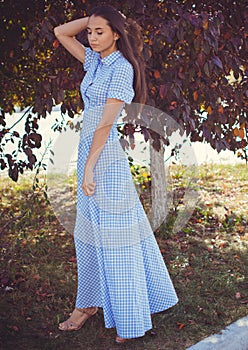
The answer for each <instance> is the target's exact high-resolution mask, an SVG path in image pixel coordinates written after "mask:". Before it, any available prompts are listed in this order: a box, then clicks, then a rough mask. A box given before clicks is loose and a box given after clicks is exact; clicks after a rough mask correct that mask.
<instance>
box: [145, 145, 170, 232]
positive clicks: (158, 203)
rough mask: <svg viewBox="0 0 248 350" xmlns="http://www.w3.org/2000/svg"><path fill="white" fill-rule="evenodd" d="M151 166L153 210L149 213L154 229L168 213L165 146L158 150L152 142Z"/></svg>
mask: <svg viewBox="0 0 248 350" xmlns="http://www.w3.org/2000/svg"><path fill="white" fill-rule="evenodd" d="M150 166H151V179H152V180H151V182H152V184H151V211H150V214H149V217H150V223H151V226H152V229H153V231H155V230H156V229H157V228H159V227H160V226H161V224H162V223H163V222H164V221H165V218H166V216H167V213H168V207H167V194H166V177H165V166H164V148H163V147H161V149H160V151H156V150H155V149H154V148H153V146H152V145H151V142H150Z"/></svg>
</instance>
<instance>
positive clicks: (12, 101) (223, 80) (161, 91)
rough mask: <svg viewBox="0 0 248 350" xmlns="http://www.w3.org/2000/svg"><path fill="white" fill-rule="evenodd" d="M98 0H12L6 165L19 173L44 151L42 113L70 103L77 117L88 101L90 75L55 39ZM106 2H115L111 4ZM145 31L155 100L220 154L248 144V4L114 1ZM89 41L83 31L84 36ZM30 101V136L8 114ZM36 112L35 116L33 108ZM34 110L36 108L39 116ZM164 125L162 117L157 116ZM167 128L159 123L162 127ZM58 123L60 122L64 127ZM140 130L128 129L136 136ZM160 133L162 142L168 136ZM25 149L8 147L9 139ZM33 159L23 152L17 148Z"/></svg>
mask: <svg viewBox="0 0 248 350" xmlns="http://www.w3.org/2000/svg"><path fill="white" fill-rule="evenodd" d="M100 3H104V2H103V1H95V0H91V1H88V0H70V1H67V0H57V1H51V0H33V1H28V0H23V1H21V2H20V1H14V0H8V1H6V0H3V1H1V2H0V13H1V17H2V20H1V26H0V33H1V66H0V85H1V86H0V109H1V115H0V125H1V130H0V139H1V146H0V166H1V169H2V170H3V169H5V168H8V169H9V176H10V177H11V178H12V179H13V180H15V181H17V179H18V173H19V172H21V173H23V171H24V170H25V169H27V168H29V169H32V168H33V167H34V165H35V164H36V162H37V159H36V157H35V156H34V154H33V150H34V149H35V148H39V147H40V145H41V142H42V135H40V134H39V120H40V118H45V117H46V116H47V113H50V112H51V110H52V107H53V106H54V105H57V104H61V111H62V114H64V113H68V114H69V116H70V117H71V118H73V116H74V114H75V113H79V112H80V111H81V109H82V108H83V103H82V101H81V97H80V94H79V84H80V81H81V79H82V77H83V71H82V67H81V64H80V63H78V62H76V60H75V59H74V58H72V57H71V56H70V55H69V54H68V53H67V52H66V51H65V50H64V49H63V48H62V47H61V45H59V43H58V42H57V40H55V37H54V34H53V27H54V26H56V25H58V24H62V23H64V22H66V21H69V20H71V19H75V18H79V17H81V16H85V15H86V14H87V13H88V12H89V9H90V8H91V7H92V6H96V5H99V4H100ZM105 3H106V2H105ZM108 3H110V4H112V5H114V6H116V7H117V8H118V9H119V10H121V11H122V12H123V13H124V14H125V15H126V16H130V17H132V18H134V19H135V20H136V21H137V22H138V23H139V24H140V25H141V26H142V28H144V39H145V42H144V57H145V61H146V74H147V81H148V100H147V104H148V105H152V106H155V107H156V108H159V109H161V110H163V111H164V112H166V113H168V114H169V115H170V116H171V117H173V119H174V120H175V121H176V122H177V123H178V124H179V125H180V126H181V127H182V128H183V130H186V132H187V135H190V137H191V140H192V141H202V140H206V141H207V142H209V143H210V144H211V145H212V146H213V147H214V148H215V149H216V150H217V151H221V150H224V149H230V150H233V151H235V150H238V149H243V150H244V149H245V147H246V146H247V142H248V141H247V132H248V119H247V105H248V102H247V98H248V88H247V48H248V38H247V36H248V33H247V28H248V10H247V7H246V1H245V0H241V1H233V0H219V1H218V2H216V1H215V0H209V1H207V2H205V1H201V0H199V1H198V0H197V1H196V0H184V1H180V0H167V1H158V0H147V1H145V0H143V1H142V0H136V1H131V0H124V1H122V2H121V5H120V2H119V1H108ZM78 38H79V40H81V41H82V42H83V43H84V44H86V45H87V38H86V36H85V34H84V33H82V34H80V35H79V36H78ZM17 105H18V106H19V107H20V108H21V109H24V108H26V107H28V106H29V107H30V109H29V110H28V112H27V113H26V114H25V115H24V116H23V118H26V122H25V133H24V134H23V135H20V134H19V133H18V132H17V131H15V128H14V126H13V127H12V128H11V127H9V128H7V126H6V125H7V124H6V119H7V118H8V114H7V113H10V114H11V113H13V112H14V111H15V106H17ZM31 112H32V114H31ZM34 114H35V115H34ZM157 123H163V121H157ZM160 126H161V127H163V125H162V124H161V125H158V127H160ZM60 128H61V126H60V125H59V124H58V125H57V126H56V127H55V129H60ZM134 132H135V128H133V127H129V128H125V130H123V133H124V134H129V135H130V134H133V133H134ZM142 132H143V134H144V137H145V138H148V137H152V138H153V144H154V146H155V147H156V148H159V147H160V140H159V139H158V136H156V135H155V134H154V133H149V130H145V129H142ZM11 141H12V142H13V143H16V150H15V151H14V152H13V153H12V154H6V153H7V152H5V146H6V143H7V142H11ZM20 152H21V153H23V154H25V155H26V160H20V159H18V157H17V156H18V153H20Z"/></svg>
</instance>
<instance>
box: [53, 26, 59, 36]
mask: <svg viewBox="0 0 248 350" xmlns="http://www.w3.org/2000/svg"><path fill="white" fill-rule="evenodd" d="M53 32H54V35H55V36H56V38H57V37H58V36H59V27H55V28H54V29H53Z"/></svg>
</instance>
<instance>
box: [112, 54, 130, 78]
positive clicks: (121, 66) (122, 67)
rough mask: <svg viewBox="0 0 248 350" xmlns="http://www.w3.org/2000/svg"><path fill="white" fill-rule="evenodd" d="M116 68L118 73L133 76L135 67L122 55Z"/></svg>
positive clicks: (115, 64) (115, 65)
mask: <svg viewBox="0 0 248 350" xmlns="http://www.w3.org/2000/svg"><path fill="white" fill-rule="evenodd" d="M114 68H115V70H117V71H120V72H122V73H124V72H125V73H126V74H133V71H134V69H133V66H132V64H131V63H130V62H129V61H128V60H127V59H126V58H125V57H124V56H123V55H122V53H120V55H119V57H118V58H117V60H116V61H115V62H114Z"/></svg>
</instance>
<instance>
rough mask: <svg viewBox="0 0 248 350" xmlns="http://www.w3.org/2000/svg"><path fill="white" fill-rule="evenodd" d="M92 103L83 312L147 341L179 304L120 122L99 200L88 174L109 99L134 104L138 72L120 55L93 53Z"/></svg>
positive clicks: (83, 138) (81, 260)
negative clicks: (96, 310)
mask: <svg viewBox="0 0 248 350" xmlns="http://www.w3.org/2000/svg"><path fill="white" fill-rule="evenodd" d="M84 69H85V70H86V71H87V73H86V75H85V77H84V79H83V81H82V84H81V88H80V89H81V94H82V97H83V100H84V104H85V110H84V116H83V124H82V129H81V132H80V142H79V146H78V163H77V164H78V166H77V176H78V198H77V217H76V224H75V230H74V240H75V247H76V254H77V265H78V293H77V300H76V306H77V307H79V308H84V307H91V306H98V307H102V308H103V313H104V321H105V326H106V328H112V327H116V332H117V334H118V335H119V336H120V337H123V338H136V337H140V336H143V335H144V334H145V332H146V331H147V330H149V329H151V328H152V322H151V314H153V313H156V312H160V311H163V310H166V309H168V308H170V307H171V306H173V305H175V304H176V303H177V301H178V299H177V295H176V292H175V290H174V287H173V285H172V282H171V279H170V276H169V274H168V271H167V268H166V266H165V264H164V261H163V258H162V255H161V253H160V250H159V247H158V245H157V242H156V240H155V237H154V234H153V232H152V229H151V227H150V224H149V221H148V219H147V217H146V214H145V212H144V209H143V207H142V204H141V203H140V200H139V197H138V195H137V192H136V190H135V186H134V184H133V182H132V176H131V173H130V169H129V163H128V161H127V159H126V155H125V152H124V151H123V149H122V147H121V145H120V142H119V139H118V133H117V129H116V121H117V119H118V117H117V118H116V121H115V123H114V124H113V127H112V128H111V132H110V135H109V137H108V140H107V142H106V144H105V146H104V149H103V151H102V153H101V155H100V157H99V159H98V161H97V163H96V166H95V169H94V179H95V182H96V189H95V193H94V195H93V196H91V197H87V196H85V195H84V193H83V191H82V189H81V183H82V179H83V172H84V166H85V162H86V160H87V156H88V153H89V151H90V147H91V142H92V137H93V133H94V131H95V129H96V127H97V125H98V123H99V121H100V119H101V115H102V111H103V106H104V104H105V102H106V99H107V98H117V99H120V100H122V101H124V102H126V103H131V101H132V99H133V97H134V90H133V86H132V84H133V68H132V66H131V64H130V63H129V62H128V61H127V60H126V59H125V58H124V57H123V56H122V54H121V53H120V52H119V51H115V52H113V53H112V54H110V55H109V56H107V57H105V58H103V59H101V58H100V55H99V54H98V53H95V52H93V51H92V50H90V49H89V48H87V49H86V57H85V64H84Z"/></svg>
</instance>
